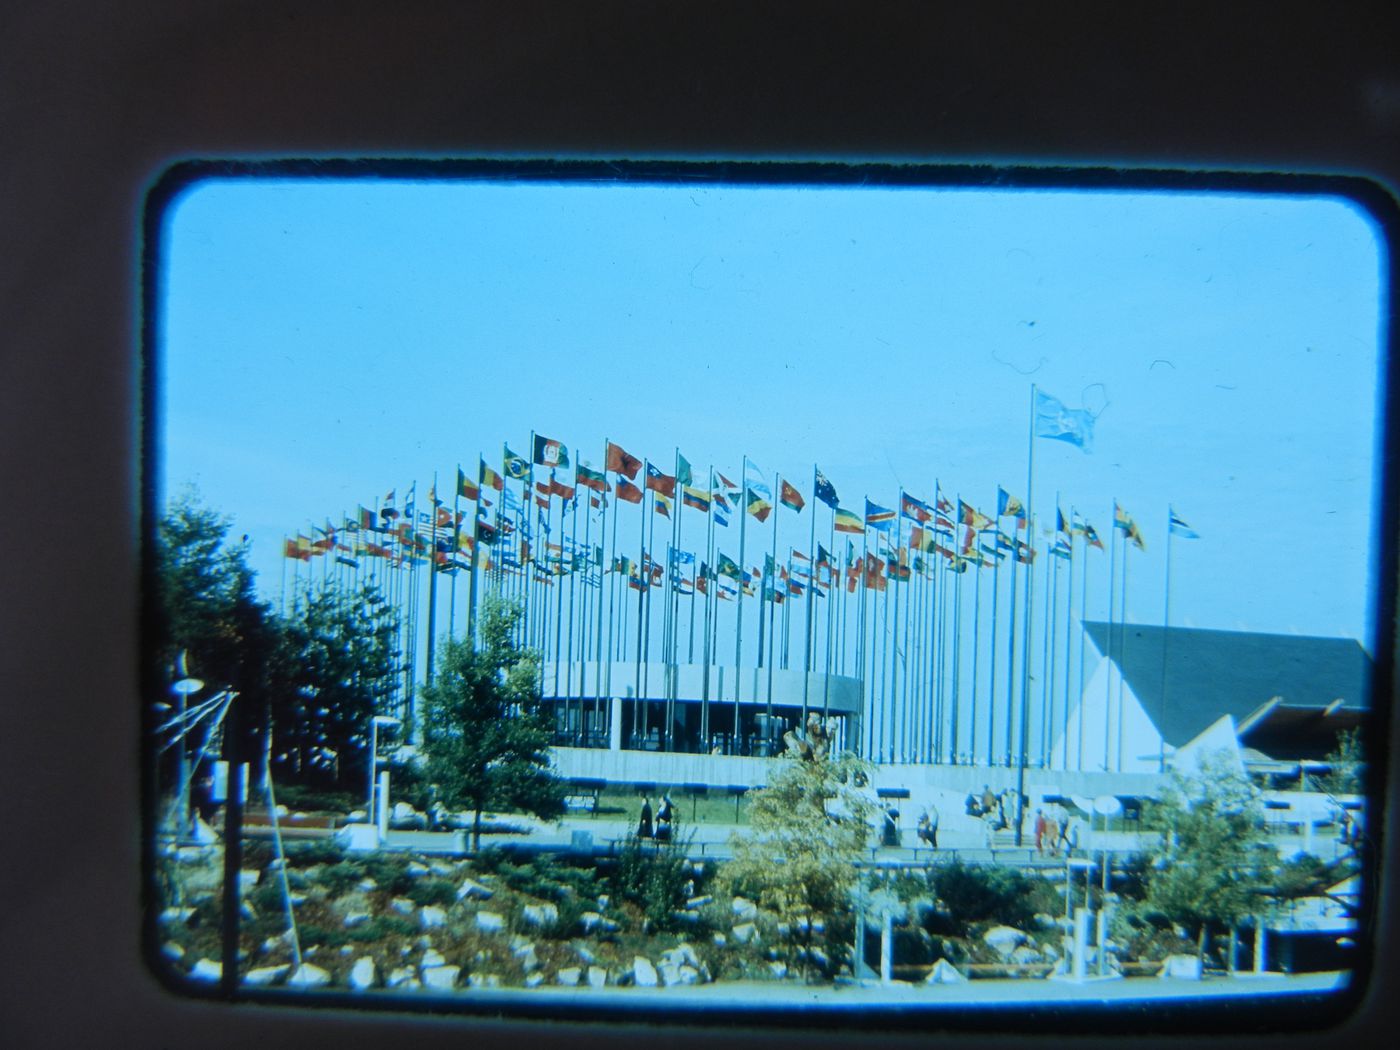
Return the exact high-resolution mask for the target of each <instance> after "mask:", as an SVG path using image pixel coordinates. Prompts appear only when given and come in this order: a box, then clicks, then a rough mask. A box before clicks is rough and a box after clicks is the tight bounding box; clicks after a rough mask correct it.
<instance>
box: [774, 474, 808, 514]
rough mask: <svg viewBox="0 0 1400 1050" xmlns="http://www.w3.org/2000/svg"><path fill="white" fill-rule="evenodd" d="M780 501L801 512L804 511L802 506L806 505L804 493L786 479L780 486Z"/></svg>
mask: <svg viewBox="0 0 1400 1050" xmlns="http://www.w3.org/2000/svg"><path fill="white" fill-rule="evenodd" d="M778 502H779V503H781V504H782V505H783V506H784V507H788V508H789V509H791V510H795V511H797V513H799V514H801V513H802V508H803V506H804V505H805V501H804V500H803V499H802V494H801V493H800V492H798V491H797V490H796V489H795V488H793V487H792V486H791V485H789V484H788V483H787V480H786V479H784V480H783V482H782V484H781V485H780V486H779V487H778Z"/></svg>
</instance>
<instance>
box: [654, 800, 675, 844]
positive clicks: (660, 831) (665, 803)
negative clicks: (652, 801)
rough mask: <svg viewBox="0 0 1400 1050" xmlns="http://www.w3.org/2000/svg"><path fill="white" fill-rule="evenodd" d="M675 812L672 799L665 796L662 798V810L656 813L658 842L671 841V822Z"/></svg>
mask: <svg viewBox="0 0 1400 1050" xmlns="http://www.w3.org/2000/svg"><path fill="white" fill-rule="evenodd" d="M674 813H675V811H674V810H673V809H672V808H671V797H670V796H669V795H663V796H662V797H661V808H660V809H659V810H657V813H656V841H657V842H670V841H671V820H672V817H673V816H674Z"/></svg>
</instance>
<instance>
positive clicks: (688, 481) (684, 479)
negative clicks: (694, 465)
mask: <svg viewBox="0 0 1400 1050" xmlns="http://www.w3.org/2000/svg"><path fill="white" fill-rule="evenodd" d="M676 484H677V485H693V484H695V479H694V478H692V477H691V476H690V461H689V460H687V459H686V458H685V457H684V456H682V455H681V454H680V453H679V452H677V453H676Z"/></svg>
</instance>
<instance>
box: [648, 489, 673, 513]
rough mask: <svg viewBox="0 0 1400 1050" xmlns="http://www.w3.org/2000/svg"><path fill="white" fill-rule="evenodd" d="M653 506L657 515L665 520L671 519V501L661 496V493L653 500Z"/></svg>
mask: <svg viewBox="0 0 1400 1050" xmlns="http://www.w3.org/2000/svg"><path fill="white" fill-rule="evenodd" d="M651 505H652V508H653V509H654V510H655V511H656V513H658V514H660V515H661V516H662V517H663V518H669V517H670V516H671V501H670V500H668V499H667V498H666V497H665V496H663V495H661V493H659V492H658V493H657V494H656V495H655V496H654V497H653V498H652V501H651Z"/></svg>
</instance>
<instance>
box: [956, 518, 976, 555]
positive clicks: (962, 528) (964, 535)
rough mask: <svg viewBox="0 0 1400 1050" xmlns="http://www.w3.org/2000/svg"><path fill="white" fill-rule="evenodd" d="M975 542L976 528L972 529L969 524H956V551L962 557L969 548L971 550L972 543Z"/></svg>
mask: <svg viewBox="0 0 1400 1050" xmlns="http://www.w3.org/2000/svg"><path fill="white" fill-rule="evenodd" d="M976 542H977V530H976V529H974V528H973V527H972V526H971V525H959V526H958V553H959V554H961V555H963V556H964V557H966V556H967V553H968V552H969V551H970V550H972V548H973V545H974V544H975V543H976Z"/></svg>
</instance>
